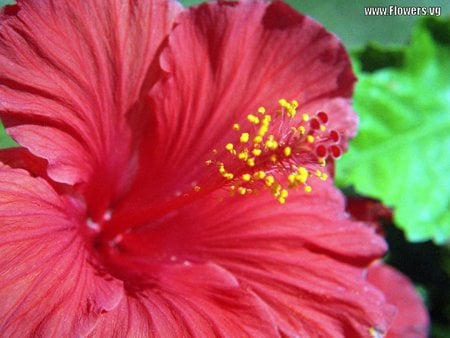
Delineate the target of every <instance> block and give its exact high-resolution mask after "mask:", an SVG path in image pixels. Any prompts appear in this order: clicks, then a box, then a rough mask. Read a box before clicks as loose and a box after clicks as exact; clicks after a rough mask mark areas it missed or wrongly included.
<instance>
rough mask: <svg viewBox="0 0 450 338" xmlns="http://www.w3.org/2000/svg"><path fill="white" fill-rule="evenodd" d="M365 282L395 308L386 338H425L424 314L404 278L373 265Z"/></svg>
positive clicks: (384, 266)
mask: <svg viewBox="0 0 450 338" xmlns="http://www.w3.org/2000/svg"><path fill="white" fill-rule="evenodd" d="M368 279H369V281H370V282H371V283H372V284H373V285H375V286H377V287H378V288H379V289H380V290H382V291H383V292H384V294H385V295H386V298H387V300H388V301H389V302H390V303H391V304H394V305H395V306H397V308H398V312H397V315H396V316H395V318H394V321H393V322H392V326H391V328H390V330H389V333H388V334H387V336H386V337H387V338H421V337H424V338H425V337H428V327H429V325H430V319H429V316H428V312H427V310H426V308H425V305H424V304H423V301H422V299H421V298H420V296H419V294H418V293H417V291H416V290H415V288H414V285H413V284H412V282H411V281H410V280H409V279H408V278H407V277H406V276H404V275H403V274H401V273H400V272H399V271H397V270H395V269H394V268H392V267H390V266H388V265H384V264H376V265H374V266H372V267H371V268H370V269H369V274H368Z"/></svg>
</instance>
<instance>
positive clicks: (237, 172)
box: [193, 99, 340, 204]
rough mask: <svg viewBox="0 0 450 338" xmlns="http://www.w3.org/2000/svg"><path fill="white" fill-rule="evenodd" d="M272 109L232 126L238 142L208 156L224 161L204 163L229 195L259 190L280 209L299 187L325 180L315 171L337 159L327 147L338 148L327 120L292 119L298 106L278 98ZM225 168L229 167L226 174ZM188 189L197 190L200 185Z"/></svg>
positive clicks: (317, 116)
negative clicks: (219, 177) (276, 202)
mask: <svg viewBox="0 0 450 338" xmlns="http://www.w3.org/2000/svg"><path fill="white" fill-rule="evenodd" d="M278 104H279V107H280V108H278V109H276V110H274V111H273V112H271V113H267V112H266V109H265V108H264V107H263V106H261V107H259V108H258V109H257V111H256V112H254V113H253V114H248V115H247V121H244V122H242V121H240V122H242V124H239V123H234V124H233V125H232V128H233V130H234V131H237V133H236V134H234V135H235V136H234V137H236V138H239V141H238V142H230V143H226V144H225V149H226V150H227V151H226V152H224V151H220V153H219V152H218V151H217V150H216V149H214V150H213V154H214V155H218V156H220V158H222V156H225V157H226V158H225V159H224V160H223V162H219V158H216V159H212V160H207V161H205V163H206V165H208V166H209V165H211V164H214V167H215V168H217V169H218V171H219V173H220V176H222V177H223V178H224V179H226V180H228V181H229V183H226V186H228V189H229V191H230V193H231V195H232V196H233V195H235V194H240V195H247V194H251V193H257V192H258V191H260V188H261V189H263V190H266V191H268V192H269V193H270V194H271V195H272V196H273V197H274V198H275V199H276V200H277V201H278V202H279V203H280V204H284V203H286V200H287V198H288V195H289V190H290V189H294V188H297V187H301V189H303V190H304V192H306V193H310V192H311V191H312V186H311V184H310V181H311V180H313V179H314V180H315V179H317V180H322V181H325V180H327V179H328V174H327V173H325V172H324V171H326V170H324V169H322V168H320V167H325V166H326V158H328V156H331V157H338V155H336V156H334V154H336V153H339V151H334V149H333V148H332V147H335V146H336V147H338V148H339V144H338V143H339V140H338V138H337V137H336V136H335V134H336V133H337V131H334V130H331V131H326V130H327V120H328V117H327V116H328V115H327V114H326V113H325V112H321V113H317V114H314V115H311V116H310V115H308V114H307V113H302V114H299V115H300V116H299V117H298V118H295V117H296V114H297V109H298V107H299V102H298V101H296V100H292V101H288V100H286V99H280V100H279V101H278ZM321 114H322V115H321ZM310 121H312V122H310ZM324 121H325V122H324ZM322 122H323V124H322ZM333 133H335V134H333ZM323 149H325V150H323ZM339 150H340V149H339ZM319 154H325V157H324V158H321V157H319ZM226 167H227V168H228V167H230V168H233V170H232V172H230V171H229V170H227V169H226ZM258 186H259V188H258ZM193 189H194V191H200V186H195V187H193ZM202 189H204V188H203V186H202Z"/></svg>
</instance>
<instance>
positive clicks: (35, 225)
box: [0, 165, 123, 337]
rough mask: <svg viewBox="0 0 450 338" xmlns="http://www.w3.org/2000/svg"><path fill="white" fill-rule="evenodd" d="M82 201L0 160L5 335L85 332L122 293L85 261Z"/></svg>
mask: <svg viewBox="0 0 450 338" xmlns="http://www.w3.org/2000/svg"><path fill="white" fill-rule="evenodd" d="M82 212H83V208H82V207H81V206H79V205H78V206H77V205H76V204H74V203H72V202H70V201H69V200H68V199H66V198H64V197H61V196H59V195H58V194H57V193H56V192H55V191H54V190H53V188H52V187H51V186H50V185H49V184H48V183H47V182H46V181H44V180H43V179H40V178H33V177H31V176H30V175H29V174H28V173H27V172H26V171H24V170H21V169H11V168H10V167H8V166H5V165H0V224H1V227H0V300H1V303H2V306H1V307H0V318H2V320H1V322H0V331H1V332H2V334H3V335H5V336H22V337H24V336H43V337H49V336H59V335H60V334H61V332H66V333H71V335H73V336H78V335H84V334H87V333H89V332H90V331H91V330H92V328H93V327H94V325H95V323H96V320H97V318H98V316H99V315H100V313H101V312H103V311H109V310H112V309H113V308H114V307H115V306H117V304H118V303H119V302H120V300H121V298H122V295H123V287H122V282H120V281H117V280H115V279H113V278H111V277H109V276H108V275H105V274H102V273H101V271H98V270H97V269H96V268H94V267H93V266H92V261H91V262H89V261H88V259H89V258H88V253H87V252H86V249H85V245H84V242H83V241H82V239H81V236H80V234H79V231H78V230H79V229H78V227H79V221H80V216H81V215H80V213H82Z"/></svg>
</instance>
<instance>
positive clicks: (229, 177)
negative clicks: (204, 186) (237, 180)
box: [223, 173, 234, 181]
mask: <svg viewBox="0 0 450 338" xmlns="http://www.w3.org/2000/svg"><path fill="white" fill-rule="evenodd" d="M223 177H225V178H226V179H227V180H230V181H231V180H232V179H233V178H234V175H233V174H232V173H225V174H224V175H223Z"/></svg>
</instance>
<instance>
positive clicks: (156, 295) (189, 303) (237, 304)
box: [92, 261, 278, 337]
mask: <svg viewBox="0 0 450 338" xmlns="http://www.w3.org/2000/svg"><path fill="white" fill-rule="evenodd" d="M160 273H161V275H160V277H159V278H158V280H157V282H156V283H157V285H154V286H153V285H149V287H147V288H146V289H145V290H142V291H138V292H137V294H135V295H133V294H130V295H129V296H128V297H127V298H125V299H124V300H123V301H122V303H121V304H120V306H119V307H118V308H117V309H115V310H114V311H112V312H109V313H107V314H105V315H104V316H103V318H102V320H101V321H100V323H99V325H98V326H97V327H96V330H95V331H94V332H93V335H92V336H95V337H111V336H114V337H118V336H133V337H134V336H142V337H188V336H191V337H195V336H196V337H237V336H249V337H259V336H261V335H262V334H263V335H266V336H270V337H276V336H278V333H277V331H276V329H275V327H274V325H273V323H272V321H271V317H270V313H269V312H267V309H266V307H265V306H264V304H263V303H262V302H259V300H258V298H257V297H255V296H254V294H253V293H252V292H248V291H245V290H243V289H241V288H240V287H239V283H238V281H237V280H236V279H235V277H234V276H233V275H232V274H230V273H229V272H227V271H226V270H224V269H223V268H220V267H219V266H217V265H214V264H211V263H207V264H195V263H191V262H188V261H185V262H183V263H181V264H171V265H166V266H164V267H163V268H162V269H161V270H160ZM155 277H156V276H153V278H155Z"/></svg>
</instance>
